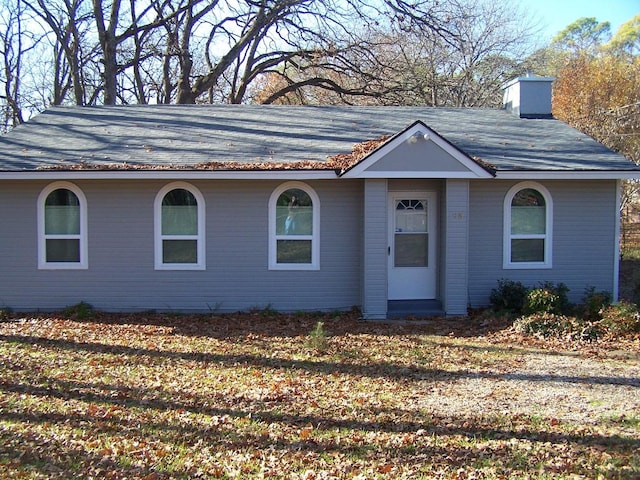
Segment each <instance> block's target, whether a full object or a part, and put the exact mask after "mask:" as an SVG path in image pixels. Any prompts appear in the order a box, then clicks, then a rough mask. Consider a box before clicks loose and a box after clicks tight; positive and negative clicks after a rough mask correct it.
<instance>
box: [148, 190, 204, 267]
mask: <svg viewBox="0 0 640 480" xmlns="http://www.w3.org/2000/svg"><path fill="white" fill-rule="evenodd" d="M176 189H182V190H187V191H188V192H190V193H191V194H192V195H193V196H194V197H195V198H196V202H198V209H197V212H198V233H197V234H196V235H163V234H162V200H163V199H164V197H165V195H166V194H167V193H169V192H170V191H171V190H176ZM153 212H154V214H153V216H154V244H155V245H154V246H155V269H156V270H205V268H206V263H205V252H206V250H205V203H204V197H203V196H202V193H200V190H198V189H197V188H196V187H194V186H193V185H191V184H190V183H187V182H172V183H169V184H167V185H165V186H164V187H162V188H161V189H160V190H159V191H158V193H157V194H156V198H155V200H154V202H153ZM163 240H196V242H197V247H196V252H197V253H196V254H197V261H196V262H195V263H164V262H163V261H162V241H163Z"/></svg>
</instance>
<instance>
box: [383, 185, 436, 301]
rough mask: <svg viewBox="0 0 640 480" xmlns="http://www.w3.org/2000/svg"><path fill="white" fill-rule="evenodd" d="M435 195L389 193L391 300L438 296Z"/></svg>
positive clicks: (389, 286) (424, 193)
mask: <svg viewBox="0 0 640 480" xmlns="http://www.w3.org/2000/svg"><path fill="white" fill-rule="evenodd" d="M436 212H437V209H436V194H435V193H434V192H390V193H389V227H390V228H389V249H388V255H389V270H388V272H389V277H388V288H389V292H388V297H389V298H388V299H389V300H418V299H420V300H422V299H432V298H435V297H436V258H437V257H436V237H437V235H436Z"/></svg>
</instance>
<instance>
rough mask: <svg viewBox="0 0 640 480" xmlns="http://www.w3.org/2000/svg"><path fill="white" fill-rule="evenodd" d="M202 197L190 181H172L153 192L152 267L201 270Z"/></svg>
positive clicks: (202, 259) (202, 243)
mask: <svg viewBox="0 0 640 480" xmlns="http://www.w3.org/2000/svg"><path fill="white" fill-rule="evenodd" d="M204 211H205V210H204V197H203V196H202V194H201V193H200V191H199V190H198V189H197V188H195V187H194V186H193V185H190V184H188V183H185V182H175V183H171V184H169V185H166V186H165V187H164V188H162V189H161V190H160V191H159V192H158V194H157V195H156V199H155V202H154V220H155V222H154V223H155V267H156V269H157V270H204V268H205V260H204V257H205V249H204V238H205V235H204V231H205V229H204Z"/></svg>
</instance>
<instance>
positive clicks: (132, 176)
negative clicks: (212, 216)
mask: <svg viewBox="0 0 640 480" xmlns="http://www.w3.org/2000/svg"><path fill="white" fill-rule="evenodd" d="M337 176H338V173H337V172H336V171H335V170H331V169H319V170H312V169H303V170H288V169H287V170H168V169H167V170H23V171H4V172H3V171H0V180H61V179H65V180H83V179H84V180H102V179H118V180H140V179H146V180H169V179H171V180H205V179H206V180H215V179H221V180H320V179H335V178H337Z"/></svg>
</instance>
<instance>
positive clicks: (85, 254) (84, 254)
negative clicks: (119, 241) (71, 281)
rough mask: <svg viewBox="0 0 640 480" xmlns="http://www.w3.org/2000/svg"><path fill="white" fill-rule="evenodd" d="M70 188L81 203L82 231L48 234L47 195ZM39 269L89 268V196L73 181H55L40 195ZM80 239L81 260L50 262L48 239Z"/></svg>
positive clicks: (38, 215)
mask: <svg viewBox="0 0 640 480" xmlns="http://www.w3.org/2000/svg"><path fill="white" fill-rule="evenodd" d="M61 189H64V190H69V191H71V192H72V193H73V194H74V195H75V196H76V197H77V199H78V202H79V203H80V233H79V234H69V235H58V234H56V235H54V234H49V235H47V234H46V232H45V202H46V200H47V197H48V196H49V195H50V194H51V193H52V192H54V191H55V190H61ZM37 205H38V213H37V217H38V269H39V270H86V269H88V268H89V248H88V241H87V218H88V213H87V198H86V197H85V195H84V193H83V192H82V190H80V188H79V187H78V186H77V185H75V184H73V183H71V182H54V183H51V184H49V185H47V186H46V187H45V188H44V189H43V190H42V191H41V192H40V195H39V196H38V204H37ZM55 239H61V240H75V239H77V240H79V241H80V261H79V262H48V261H47V240H55Z"/></svg>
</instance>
